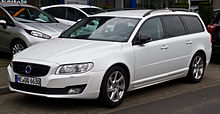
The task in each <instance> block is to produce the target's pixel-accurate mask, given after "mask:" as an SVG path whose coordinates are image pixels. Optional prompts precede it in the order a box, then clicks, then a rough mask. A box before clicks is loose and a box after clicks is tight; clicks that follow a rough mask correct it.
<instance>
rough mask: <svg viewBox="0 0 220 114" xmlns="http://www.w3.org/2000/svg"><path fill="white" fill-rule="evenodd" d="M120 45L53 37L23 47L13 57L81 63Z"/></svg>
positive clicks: (118, 47)
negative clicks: (26, 47) (23, 48)
mask: <svg viewBox="0 0 220 114" xmlns="http://www.w3.org/2000/svg"><path fill="white" fill-rule="evenodd" d="M121 46H122V43H120V42H106V41H92V40H77V39H59V38H55V39H53V40H49V41H46V42H43V43H39V44H36V45H33V46H31V47H29V48H28V49H25V50H24V51H22V52H20V53H18V54H17V55H16V56H15V59H16V58H18V59H34V60H39V61H47V62H53V63H58V64H71V63H83V62H91V61H92V60H94V59H96V58H97V57H99V56H102V55H106V54H110V53H113V52H116V51H121Z"/></svg>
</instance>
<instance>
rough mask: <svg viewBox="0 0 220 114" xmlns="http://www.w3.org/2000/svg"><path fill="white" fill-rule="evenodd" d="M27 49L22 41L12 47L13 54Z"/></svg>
mask: <svg viewBox="0 0 220 114" xmlns="http://www.w3.org/2000/svg"><path fill="white" fill-rule="evenodd" d="M24 49H25V46H24V45H23V44H21V43H16V44H15V45H14V46H13V48H12V54H13V55H14V54H16V53H18V52H20V51H22V50H24Z"/></svg>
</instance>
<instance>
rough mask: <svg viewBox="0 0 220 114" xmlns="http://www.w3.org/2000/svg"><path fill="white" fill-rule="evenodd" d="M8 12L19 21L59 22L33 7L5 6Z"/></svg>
mask: <svg viewBox="0 0 220 114" xmlns="http://www.w3.org/2000/svg"><path fill="white" fill-rule="evenodd" d="M5 9H6V10H7V11H8V13H9V14H10V15H11V16H12V17H13V18H14V19H15V20H16V21H19V22H23V23H34V22H39V23H57V22H58V21H57V20H56V19H54V18H53V17H52V16H50V15H48V14H47V13H45V12H44V11H42V10H40V9H37V8H31V7H21V6H13V7H5Z"/></svg>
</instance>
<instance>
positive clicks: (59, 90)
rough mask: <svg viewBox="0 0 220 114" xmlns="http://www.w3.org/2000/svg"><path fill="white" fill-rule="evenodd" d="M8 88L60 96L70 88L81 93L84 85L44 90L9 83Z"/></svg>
mask: <svg viewBox="0 0 220 114" xmlns="http://www.w3.org/2000/svg"><path fill="white" fill-rule="evenodd" d="M10 86H11V87H12V88H13V89H16V90H21V91H26V92H32V93H39V94H54V95H59V94H60V95H61V94H67V93H68V91H69V89H70V88H82V91H83V90H84V89H85V87H86V84H84V85H77V86H69V87H65V88H46V87H40V86H34V85H27V84H21V83H14V82H10ZM82 91H81V92H82Z"/></svg>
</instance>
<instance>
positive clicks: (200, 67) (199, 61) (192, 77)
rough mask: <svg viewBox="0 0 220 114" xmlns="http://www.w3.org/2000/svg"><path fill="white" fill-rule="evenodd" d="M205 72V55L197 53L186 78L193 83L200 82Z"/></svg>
mask: <svg viewBox="0 0 220 114" xmlns="http://www.w3.org/2000/svg"><path fill="white" fill-rule="evenodd" d="M204 72H205V57H204V55H203V54H201V53H196V54H195V55H194V56H193V58H192V61H191V63H190V66H189V71H188V74H187V76H186V80H187V81H188V82H191V83H198V82H200V81H201V80H202V78H203V76H204Z"/></svg>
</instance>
